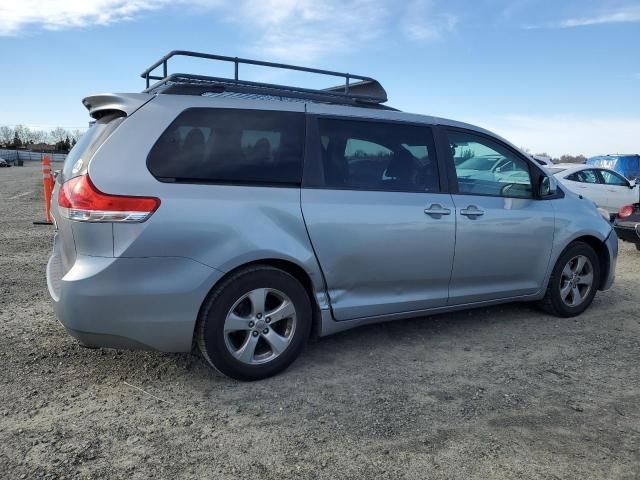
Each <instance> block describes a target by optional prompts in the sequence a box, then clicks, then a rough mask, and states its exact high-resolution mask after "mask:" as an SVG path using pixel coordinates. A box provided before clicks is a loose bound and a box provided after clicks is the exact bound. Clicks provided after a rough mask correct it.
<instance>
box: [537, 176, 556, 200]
mask: <svg viewBox="0 0 640 480" xmlns="http://www.w3.org/2000/svg"><path fill="white" fill-rule="evenodd" d="M557 191H558V180H556V178H555V177H554V176H550V177H548V176H546V175H544V176H542V177H540V185H539V187H538V192H539V193H540V196H541V197H548V196H549V195H555V193H556V192H557Z"/></svg>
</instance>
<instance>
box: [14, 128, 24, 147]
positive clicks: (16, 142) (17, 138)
mask: <svg viewBox="0 0 640 480" xmlns="http://www.w3.org/2000/svg"><path fill="white" fill-rule="evenodd" d="M12 146H13V147H15V148H19V147H21V146H22V139H21V138H20V134H19V133H18V131H17V130H15V131H14V133H13V145H12Z"/></svg>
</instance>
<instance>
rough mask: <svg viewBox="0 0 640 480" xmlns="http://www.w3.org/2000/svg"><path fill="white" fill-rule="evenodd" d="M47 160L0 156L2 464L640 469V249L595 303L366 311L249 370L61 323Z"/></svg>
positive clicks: (433, 470) (637, 474)
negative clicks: (118, 344) (244, 377)
mask: <svg viewBox="0 0 640 480" xmlns="http://www.w3.org/2000/svg"><path fill="white" fill-rule="evenodd" d="M39 182H40V179H39V173H38V168H37V167H33V166H32V167H24V168H18V167H14V168H10V169H0V365H1V367H2V368H1V369H0V478H8V479H14V478H133V479H143V478H216V479H224V478H251V479H254V478H309V479H316V478H323V479H334V478H362V479H365V478H366V479H369V478H376V479H377V478H389V479H398V478H434V479H445V478H446V479H449V478H450V479H470V478H483V479H484V478H540V479H574V478H575V479H586V478H593V479H613V478H627V479H631V478H640V366H639V364H640V288H639V286H640V253H639V252H637V251H636V250H635V248H633V247H632V246H630V245H625V244H621V257H620V259H619V263H618V272H617V275H618V277H617V283H616V285H615V287H614V289H613V290H611V291H608V292H604V293H600V294H598V296H597V297H596V299H595V302H594V304H593V306H592V308H591V309H590V310H588V312H587V313H586V314H584V315H582V316H581V317H580V318H577V319H572V320H561V319H557V318H553V317H550V316H547V315H544V314H542V313H540V312H538V311H537V310H535V309H534V308H533V307H532V306H529V305H523V304H518V305H507V306H502V307H497V308H487V309H481V310H475V311H472V312H463V313H456V314H449V315H439V316H434V317H430V318H426V319H415V320H411V321H401V322H395V323H390V324H384V325H377V326H372V327H364V328H361V329H358V330H354V331H351V332H346V333H344V334H340V335H336V336H334V337H329V338H326V339H323V340H321V341H319V342H317V343H314V344H311V345H309V346H308V348H307V349H306V350H305V352H304V353H303V354H302V356H301V358H299V359H298V361H297V362H295V363H294V365H293V366H292V367H291V368H290V369H289V370H288V371H286V372H285V373H284V374H282V375H280V376H278V377H275V378H271V379H269V380H266V381H262V382H257V383H239V382H235V381H232V380H229V379H227V378H225V377H223V376H221V375H219V374H217V373H214V372H212V371H211V370H209V369H208V368H207V367H206V366H205V365H204V363H203V362H202V361H201V360H200V358H199V357H198V356H196V355H188V354H179V355H176V354H161V353H150V352H127V351H125V352H122V351H118V352H116V351H112V350H87V349H84V348H81V347H79V346H78V345H77V344H76V343H75V341H74V340H73V339H72V338H71V337H69V336H68V335H67V334H66V333H65V331H64V329H63V328H62V327H61V326H60V325H59V324H58V323H57V321H56V320H55V317H54V314H53V309H52V305H51V303H50V301H49V295H48V293H47V290H46V283H45V274H44V272H45V264H46V260H47V257H48V254H49V250H50V245H51V237H52V229H51V228H50V227H41V226H40V227H38V226H33V225H32V223H31V222H32V221H33V220H36V219H41V217H42V215H43V214H42V194H41V184H40V183H39Z"/></svg>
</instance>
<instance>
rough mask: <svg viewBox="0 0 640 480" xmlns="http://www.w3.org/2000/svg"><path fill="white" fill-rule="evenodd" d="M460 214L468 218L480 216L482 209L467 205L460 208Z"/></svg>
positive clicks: (482, 213) (482, 212)
mask: <svg viewBox="0 0 640 480" xmlns="http://www.w3.org/2000/svg"><path fill="white" fill-rule="evenodd" d="M460 215H464V216H465V217H470V218H475V217H480V216H482V215H484V210H480V209H479V208H478V207H476V206H475V205H469V206H468V207H467V208H463V209H462V210H460Z"/></svg>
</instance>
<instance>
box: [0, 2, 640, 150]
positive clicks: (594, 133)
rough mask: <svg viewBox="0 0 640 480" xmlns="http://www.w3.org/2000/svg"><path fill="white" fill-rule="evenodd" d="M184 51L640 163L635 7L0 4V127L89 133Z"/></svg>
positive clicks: (222, 71)
mask: <svg viewBox="0 0 640 480" xmlns="http://www.w3.org/2000/svg"><path fill="white" fill-rule="evenodd" d="M176 49H185V50H196V51H202V52H208V53H217V54H222V55H229V56H240V57H249V58H257V59H261V60H267V61H277V62H286V63H295V64H299V65H304V66H312V67H318V68H326V69H331V70H337V71H344V72H351V73H357V74H361V75H367V76H372V77H374V78H376V79H378V80H380V82H381V83H382V84H383V85H384V87H385V89H386V90H387V92H388V95H389V99H390V100H389V105H392V106H394V107H396V108H399V109H401V110H405V111H409V112H413V113H421V114H427V115H434V116H440V117H445V118H452V119H455V120H460V121H466V122H470V123H473V124H476V125H480V126H482V127H485V128H488V129H489V130H492V131H494V132H496V133H498V134H500V135H502V136H504V137H505V138H507V139H508V140H510V141H512V142H513V143H515V144H516V145H518V146H519V147H522V148H526V149H529V150H530V151H531V152H532V153H542V152H547V153H549V154H551V155H553V156H560V155H562V154H573V155H577V154H584V155H587V156H591V155H596V154H606V153H635V152H637V153H640V0H634V1H631V0H601V1H595V0H579V1H578V0H554V1H552V0H407V1H388V0H326V1H321V0H254V1H249V0H234V1H231V0H128V1H127V0H92V1H91V0H0V58H1V59H2V62H0V125H10V126H13V125H16V124H25V125H28V126H31V127H34V128H43V129H50V128H53V127H56V126H63V127H65V128H69V129H75V128H85V127H86V125H87V123H88V121H89V117H88V115H87V113H86V110H85V109H84V107H83V106H82V104H81V100H82V98H83V97H85V96H87V95H90V94H95V93H103V92H138V91H141V90H142V89H143V88H144V82H143V80H142V79H141V78H140V72H142V71H143V70H144V69H145V68H146V67H147V66H149V65H150V64H152V63H153V62H154V61H155V60H157V59H158V58H160V57H161V56H162V55H164V54H165V53H167V52H168V51H170V50H176ZM170 70H171V71H174V72H185V71H186V72H190V73H200V74H216V75H225V76H229V75H232V73H233V72H232V67H231V66H230V65H222V66H217V67H213V66H210V65H207V63H206V62H203V61H191V62H186V61H178V62H175V63H174V64H170ZM240 74H241V78H246V79H249V80H259V81H268V82H274V83H291V84H296V85H301V86H309V87H313V88H316V87H317V88H321V87H325V86H330V85H333V84H334V80H332V79H331V78H327V77H320V78H316V77H314V76H310V75H295V74H294V75H289V74H283V73H282V72H278V71H274V70H270V69H269V70H266V71H264V70H262V71H260V70H259V69H256V68H244V69H243V68H241V70H240Z"/></svg>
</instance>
